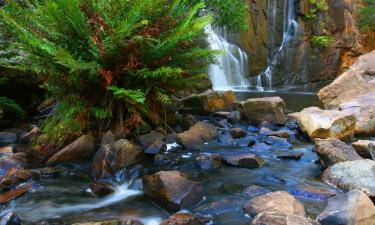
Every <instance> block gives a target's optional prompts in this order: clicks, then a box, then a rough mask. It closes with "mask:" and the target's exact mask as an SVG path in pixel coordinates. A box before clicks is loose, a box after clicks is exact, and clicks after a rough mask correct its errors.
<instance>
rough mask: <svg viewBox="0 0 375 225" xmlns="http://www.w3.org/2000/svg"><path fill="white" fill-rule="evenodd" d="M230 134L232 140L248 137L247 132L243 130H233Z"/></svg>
mask: <svg viewBox="0 0 375 225" xmlns="http://www.w3.org/2000/svg"><path fill="white" fill-rule="evenodd" d="M229 133H230V135H231V136H232V138H235V139H239V138H243V137H246V135H247V132H246V131H245V130H244V129H241V128H232V129H230V130H229Z"/></svg>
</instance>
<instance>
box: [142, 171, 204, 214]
mask: <svg viewBox="0 0 375 225" xmlns="http://www.w3.org/2000/svg"><path fill="white" fill-rule="evenodd" d="M143 192H144V194H145V195H146V196H147V197H149V198H150V199H151V200H153V201H154V202H156V203H157V204H158V205H160V206H162V207H164V208H165V209H167V210H169V211H178V210H180V209H182V208H189V207H192V206H194V205H195V204H197V203H198V202H200V201H201V199H202V198H203V186H202V184H201V183H198V182H195V181H191V180H188V179H187V178H186V176H185V175H184V174H182V173H181V172H179V171H160V172H157V173H155V174H152V175H146V176H143Z"/></svg>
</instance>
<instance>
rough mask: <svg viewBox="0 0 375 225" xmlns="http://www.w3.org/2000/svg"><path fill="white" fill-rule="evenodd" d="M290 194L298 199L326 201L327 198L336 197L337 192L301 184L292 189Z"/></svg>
mask: <svg viewBox="0 0 375 225" xmlns="http://www.w3.org/2000/svg"><path fill="white" fill-rule="evenodd" d="M291 194H292V195H293V196H295V197H298V198H304V199H310V200H315V201H316V200H318V201H326V200H327V199H328V198H330V197H332V196H334V195H336V194H337V192H335V191H332V190H328V189H323V188H320V187H315V186H311V185H307V184H301V185H298V186H295V187H293V190H292V191H291Z"/></svg>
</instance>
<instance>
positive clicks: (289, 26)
mask: <svg viewBox="0 0 375 225" xmlns="http://www.w3.org/2000/svg"><path fill="white" fill-rule="evenodd" d="M277 1H278V0H272V1H269V2H268V14H269V15H272V16H273V19H274V21H273V24H272V25H273V31H275V30H276V27H275V26H276V22H275V20H276V9H277V6H276V5H277ZM301 32H302V31H301V28H300V26H299V24H298V22H297V21H296V15H295V11H294V0H284V20H283V39H282V42H281V44H280V46H279V47H278V48H277V49H275V51H274V53H272V54H271V57H270V59H269V65H268V67H267V68H266V70H265V71H263V72H262V73H260V74H259V75H258V76H257V79H256V87H257V89H258V90H260V91H264V90H272V77H273V75H274V73H275V68H276V65H277V64H278V63H279V61H280V60H281V59H282V58H284V62H285V64H286V65H284V66H292V65H291V64H292V62H291V60H292V57H291V55H290V54H289V53H288V48H289V47H288V44H289V43H290V42H291V41H293V40H295V39H296V38H297V35H298V34H299V33H301ZM274 40H275V37H272V40H271V41H273V42H274Z"/></svg>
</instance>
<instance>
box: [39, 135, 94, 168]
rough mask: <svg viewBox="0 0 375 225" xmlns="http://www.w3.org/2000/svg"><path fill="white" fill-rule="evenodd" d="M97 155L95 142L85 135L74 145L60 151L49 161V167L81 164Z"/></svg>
mask: <svg viewBox="0 0 375 225" xmlns="http://www.w3.org/2000/svg"><path fill="white" fill-rule="evenodd" d="M94 153H95V140H94V138H93V137H91V136H89V135H83V136H81V137H80V138H78V139H77V140H75V141H74V142H73V143H71V144H69V145H68V146H66V147H65V148H63V149H62V150H60V151H58V152H57V153H56V154H54V155H53V156H52V157H51V158H49V159H48V161H47V163H46V164H47V166H55V165H57V164H61V163H72V162H79V161H82V160H85V159H89V158H90V157H92V155H93V154H94Z"/></svg>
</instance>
